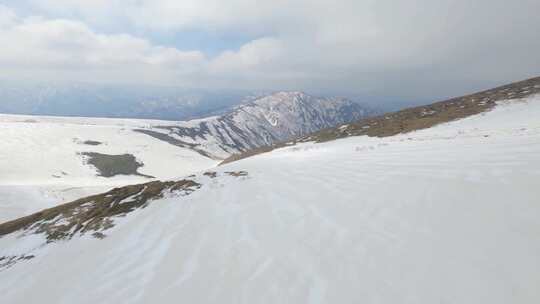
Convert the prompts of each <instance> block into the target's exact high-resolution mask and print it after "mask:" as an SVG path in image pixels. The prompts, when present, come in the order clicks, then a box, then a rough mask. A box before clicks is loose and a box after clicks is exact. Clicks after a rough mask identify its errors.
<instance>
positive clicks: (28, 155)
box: [0, 115, 218, 222]
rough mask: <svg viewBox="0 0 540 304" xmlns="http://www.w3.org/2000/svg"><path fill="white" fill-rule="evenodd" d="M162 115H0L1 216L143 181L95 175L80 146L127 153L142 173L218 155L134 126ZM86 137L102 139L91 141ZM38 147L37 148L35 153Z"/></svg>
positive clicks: (185, 168)
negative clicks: (139, 117)
mask: <svg viewBox="0 0 540 304" xmlns="http://www.w3.org/2000/svg"><path fill="white" fill-rule="evenodd" d="M164 123H165V122H163V121H152V120H136V119H105V118H80V117H78V118H66V117H45V116H21V115H0V134H1V135H0V136H1V139H2V140H1V141H0V172H1V173H0V197H2V199H3V200H2V202H1V203H0V222H4V221H6V220H9V219H14V218H17V217H20V216H23V215H27V214H29V213H32V212H36V211H38V210H40V209H43V208H46V207H51V206H54V205H56V204H59V203H61V202H67V201H71V200H74V199H77V198H80V197H83V196H87V195H89V194H95V193H100V192H103V191H105V190H108V189H111V188H113V187H116V186H121V185H127V184H134V183H142V182H147V181H149V179H147V178H144V177H140V176H122V175H120V176H114V177H112V178H105V177H100V176H97V175H98V172H97V171H96V169H95V168H94V167H92V166H90V165H88V164H85V162H84V159H83V156H81V155H80V153H82V152H97V153H102V154H115V155H116V154H125V153H128V154H132V155H134V156H135V157H136V158H137V160H138V161H140V162H143V163H144V166H143V167H141V168H140V169H139V172H140V173H142V174H146V175H150V176H155V177H156V178H159V179H170V178H172V177H176V176H180V175H187V174H191V173H193V172H197V171H200V170H203V169H206V168H210V167H213V166H215V165H216V164H217V163H218V161H216V160H212V159H209V158H206V157H203V156H202V155H200V154H198V153H196V152H194V151H192V150H189V149H185V148H181V147H175V146H173V145H170V144H168V143H166V142H163V141H160V140H157V139H154V138H152V137H150V136H147V135H144V134H141V133H137V132H134V131H133V130H134V129H138V128H151V127H152V126H156V125H162V124H164ZM86 140H92V141H99V142H102V144H101V145H97V146H92V145H85V144H83V142H84V141H86ZM36 151H38V153H36Z"/></svg>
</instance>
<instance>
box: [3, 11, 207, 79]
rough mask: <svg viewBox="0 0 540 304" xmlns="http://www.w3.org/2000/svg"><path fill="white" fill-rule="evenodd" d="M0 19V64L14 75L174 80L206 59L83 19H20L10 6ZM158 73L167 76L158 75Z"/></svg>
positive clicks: (195, 53) (190, 52)
mask: <svg viewBox="0 0 540 304" xmlns="http://www.w3.org/2000/svg"><path fill="white" fill-rule="evenodd" d="M6 16H7V17H6ZM8 17H9V18H8ZM0 20H2V22H1V23H0V25H1V26H0V45H2V48H0V66H2V68H3V70H8V71H10V72H11V73H14V75H13V76H14V77H16V76H17V74H18V75H23V76H25V77H30V75H33V74H34V72H37V73H38V74H43V73H45V74H47V71H48V74H49V75H48V76H47V77H50V79H51V80H62V79H64V80H65V79H70V78H71V77H73V76H77V77H81V78H84V79H83V80H110V81H118V80H120V81H124V82H125V81H143V82H146V81H174V80H175V77H178V75H182V74H186V73H189V72H192V71H193V70H196V69H198V68H199V67H200V66H201V65H204V63H205V60H206V58H205V56H204V54H202V53H201V52H199V51H180V50H177V49H175V48H169V47H163V46H156V45H152V44H151V43H150V42H149V41H147V40H145V39H141V38H137V37H134V36H132V35H128V34H117V35H110V34H109V35H106V34H99V33H96V32H94V31H92V30H91V29H90V28H89V27H88V26H87V25H86V24H84V23H82V22H79V21H72V20H64V19H53V20H48V19H44V18H41V17H28V18H18V17H17V16H16V15H15V14H14V13H13V12H12V11H9V10H7V9H6V8H2V9H0ZM4 20H7V21H4ZM145 72H148V74H147V75H146V74H145ZM157 74H161V76H160V77H161V78H155V79H154V78H153V77H154V76H155V75H157ZM103 77H104V78H103Z"/></svg>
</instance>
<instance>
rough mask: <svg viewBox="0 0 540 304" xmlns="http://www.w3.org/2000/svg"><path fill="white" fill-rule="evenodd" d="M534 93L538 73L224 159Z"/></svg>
mask: <svg viewBox="0 0 540 304" xmlns="http://www.w3.org/2000/svg"><path fill="white" fill-rule="evenodd" d="M535 94H540V77H535V78H531V79H527V80H523V81H519V82H514V83H511V84H508V85H504V86H500V87H497V88H494V89H490V90H486V91H482V92H478V93H474V94H470V95H466V96H461V97H457V98H452V99H449V100H445V101H439V102H436V103H432V104H429V105H424V106H418V107H411V108H407V109H403V110H400V111H396V112H391V113H385V114H383V115H371V117H367V118H365V117H364V118H362V119H359V120H356V121H353V122H351V123H346V124H339V123H338V124H335V125H334V126H332V127H330V128H324V129H321V130H320V131H318V132H314V133H312V134H309V135H306V136H303V137H298V138H295V139H294V141H291V142H283V143H279V144H277V145H274V146H273V147H270V146H267V147H264V149H252V150H249V151H243V153H241V154H237V155H233V156H231V157H229V158H228V159H226V160H225V161H224V163H227V162H232V161H236V160H239V159H242V158H246V157H250V156H253V155H255V154H259V153H263V152H268V151H271V150H272V149H275V148H279V147H283V146H286V145H291V144H294V143H296V142H312V141H315V142H326V141H331V140H335V139H339V138H344V137H350V136H361V135H365V136H372V137H388V136H394V135H397V134H400V133H409V132H412V131H417V130H421V129H427V128H430V127H433V126H435V125H438V124H442V123H447V122H450V121H453V120H457V119H461V118H466V117H469V116H472V115H476V114H479V113H482V112H486V111H489V110H491V109H493V108H494V107H495V106H496V105H497V103H498V102H500V101H504V100H519V99H521V98H526V97H529V96H532V95H535Z"/></svg>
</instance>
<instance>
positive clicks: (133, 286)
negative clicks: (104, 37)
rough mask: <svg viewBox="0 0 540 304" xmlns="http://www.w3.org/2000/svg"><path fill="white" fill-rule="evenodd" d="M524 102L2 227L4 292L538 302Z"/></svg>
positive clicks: (531, 156) (51, 296)
mask: <svg viewBox="0 0 540 304" xmlns="http://www.w3.org/2000/svg"><path fill="white" fill-rule="evenodd" d="M533 87H534V88H535V89H536V88H537V87H535V85H533ZM515 97H519V98H514V99H513V98H511V97H506V98H499V99H497V100H493V103H492V104H491V103H490V104H489V107H485V108H484V107H483V106H482V105H480V104H479V105H478V107H479V106H482V107H481V108H480V110H476V107H477V106H475V107H472V106H471V109H472V110H471V111H469V113H468V114H459V115H460V116H459V117H455V116H451V117H450V115H446V114H444V115H443V114H438V115H443V116H441V117H449V118H448V120H449V122H445V121H443V120H444V119H440V120H438V121H436V122H435V123H433V124H432V125H429V124H431V123H429V124H427V123H424V122H422V123H418V126H420V127H418V128H414V130H412V129H406V130H407V131H409V132H407V133H401V132H402V131H399V130H396V131H392V132H395V134H391V133H392V132H389V133H384V134H381V135H384V136H377V135H378V134H373V135H375V136H371V137H369V136H336V137H342V138H339V139H336V140H330V139H331V138H328V137H319V135H313V136H310V137H306V139H305V140H304V141H303V142H297V143H296V144H295V145H292V146H286V147H281V148H279V149H275V150H273V151H270V152H268V153H264V154H260V155H256V156H253V157H250V158H246V159H242V160H239V161H236V162H233V163H229V164H225V165H223V166H220V167H218V168H215V169H212V170H202V171H200V172H198V173H195V174H193V175H190V176H182V175H179V176H178V178H176V179H174V181H170V182H152V183H146V184H141V185H133V186H128V187H121V188H118V189H114V190H111V191H110V192H106V193H103V194H101V195H96V196H92V197H88V198H84V199H80V200H77V201H74V202H72V203H69V204H65V205H62V206H58V207H55V208H52V209H48V210H44V211H42V212H39V213H35V214H33V215H30V216H27V217H24V218H21V219H18V220H15V221H11V222H7V223H4V224H0V293H1V294H2V299H3V301H6V303H14V304H16V303H34V302H39V303H71V302H77V303H97V302H99V303H119V302H122V303H126V302H129V303H149V302H152V303H178V302H191V303H216V302H219V303H344V302H353V303H492V304H497V303H501V304H503V303H504V304H506V303H536V302H538V301H539V300H540V294H539V293H538V284H539V283H540V265H539V264H538V256H539V255H540V238H539V234H538V231H540V222H539V221H538V217H539V216H540V206H539V205H538V198H539V197H540V190H539V189H538V187H537V182H536V181H538V180H539V178H540V121H539V120H538V117H539V115H540V95H538V94H533V92H532V89H531V92H530V93H527V94H525V93H523V94H522V95H519V96H515ZM453 102H454V103H455V102H460V101H459V100H457V101H453ZM464 102H466V101H464ZM479 102H482V101H479ZM471 103H472V102H471ZM487 104H488V102H487V100H486V105H487ZM462 105H463V104H461V105H458V106H457V109H467V106H465V107H464V108H461V106H462ZM450 106H452V105H450ZM440 107H441V105H440V104H435V105H434V106H433V108H434V109H446V108H448V107H442V108H440ZM451 108H452V107H451ZM427 109H429V106H428V107H427ZM408 111H412V112H408ZM421 111H422V110H421V109H414V110H406V111H402V112H398V113H402V114H393V116H391V118H390V119H395V118H393V117H410V116H402V115H405V114H403V113H421ZM456 111H457V112H456ZM456 111H451V113H462V112H460V111H461V110H456ZM441 112H442V111H439V112H438V113H441ZM445 113H446V112H445ZM394 115H397V116H394ZM414 115H416V114H414ZM456 115H457V114H456ZM383 117H384V116H383ZM379 119H381V118H379ZM416 119H422V118H416ZM445 119H446V118H445ZM377 121H378V120H375V122H377ZM412 121H413V120H411V119H404V120H402V122H404V123H403V124H401V123H397V125H403V126H404V127H406V128H407V126H410V125H411V123H412ZM355 125H356V124H355ZM392 125H393V124H390V126H392ZM358 126H362V125H361V124H358ZM361 129H363V128H361ZM385 129H386V128H385ZM335 130H339V128H338V129H335ZM351 130H355V129H351ZM404 130H405V129H404ZM327 132H328V131H324V132H321V133H320V134H337V133H327ZM353 134H354V133H353ZM351 135H352V134H351ZM354 135H361V134H354ZM307 138H310V139H311V141H307ZM323 139H324V140H323ZM316 141H318V142H316ZM51 282H54V284H51Z"/></svg>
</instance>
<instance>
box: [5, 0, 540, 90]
mask: <svg viewBox="0 0 540 304" xmlns="http://www.w3.org/2000/svg"><path fill="white" fill-rule="evenodd" d="M538 12H540V1H538V0H514V1H508V0H467V1H465V0H453V1H451V0H438V1H433V0H409V1H390V0H333V1H330V0H294V1H293V0H289V1H284V0H272V1H262V0H227V1H223V0H78V1H77V0H17V1H13V0H11V1H7V0H0V46H1V47H0V71H1V73H0V79H4V80H6V79H9V80H11V81H22V82H24V81H59V82H73V81H79V82H95V83H106V84H140V85H147V84H151V85H155V84H159V85H173V86H180V87H196V88H204V89H223V88H233V89H248V90H302V91H308V92H315V93H324V94H342V95H347V94H349V95H355V94H357V95H362V96H372V97H373V98H381V99H385V98H392V97H394V96H395V97H396V98H432V97H433V98H436V97H444V96H454V95H458V94H461V93H466V92H472V91H475V90H478V89H482V88H490V87H491V86H494V85H497V84H504V83H507V82H511V81H516V80H522V79H525V78H529V77H533V76H539V75H540V32H539V30H540V18H538Z"/></svg>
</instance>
